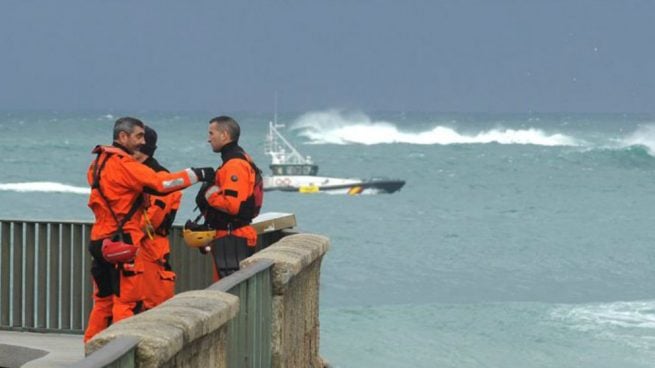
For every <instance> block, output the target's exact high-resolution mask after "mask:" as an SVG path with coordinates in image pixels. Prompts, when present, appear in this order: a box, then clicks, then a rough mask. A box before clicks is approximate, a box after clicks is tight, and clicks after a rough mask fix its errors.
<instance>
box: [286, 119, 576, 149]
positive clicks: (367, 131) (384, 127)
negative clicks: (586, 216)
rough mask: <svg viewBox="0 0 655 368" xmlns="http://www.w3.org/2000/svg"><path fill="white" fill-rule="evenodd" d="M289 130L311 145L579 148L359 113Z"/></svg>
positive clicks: (562, 140)
mask: <svg viewBox="0 0 655 368" xmlns="http://www.w3.org/2000/svg"><path fill="white" fill-rule="evenodd" d="M292 129H295V130H300V131H301V132H300V133H299V135H301V136H303V137H306V138H308V139H309V141H310V142H309V143H312V144H364V145H374V144H383V143H387V144H390V143H406V144H422V145H429V144H441V145H448V144H486V143H498V144H533V145H540V146H579V145H581V142H579V141H578V140H576V139H574V138H572V137H569V136H566V135H564V134H559V133H556V134H550V135H549V134H547V133H545V132H544V131H543V130H541V129H536V128H529V129H502V128H497V129H491V130H487V131H481V132H478V133H475V134H464V133H460V132H458V131H457V130H455V129H453V128H450V127H446V126H435V127H434V128H432V129H430V130H427V131H423V132H407V131H402V130H400V129H399V128H398V127H397V126H396V125H395V124H393V123H390V122H386V121H372V120H371V118H369V117H368V116H366V115H365V114H362V113H351V114H344V113H342V112H339V111H336V110H331V111H327V112H310V113H306V114H304V115H302V116H301V117H300V118H298V120H297V121H296V122H295V123H294V124H293V126H292Z"/></svg>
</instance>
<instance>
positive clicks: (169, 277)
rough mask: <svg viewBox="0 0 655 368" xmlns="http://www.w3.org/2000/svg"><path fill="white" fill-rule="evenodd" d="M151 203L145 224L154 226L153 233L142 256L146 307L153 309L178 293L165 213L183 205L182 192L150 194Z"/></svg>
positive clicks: (145, 245)
mask: <svg viewBox="0 0 655 368" xmlns="http://www.w3.org/2000/svg"><path fill="white" fill-rule="evenodd" d="M148 197H149V203H150V207H148V211H147V214H146V216H145V217H144V219H145V218H147V219H148V221H147V223H144V224H143V225H144V227H151V228H152V232H151V235H150V236H152V238H150V236H148V237H146V238H145V239H144V243H143V249H142V250H141V252H140V255H141V256H142V257H143V260H144V266H145V272H144V273H143V276H144V285H145V288H144V293H145V299H144V307H145V309H150V308H153V307H156V306H157V305H159V304H161V303H163V302H164V301H166V300H168V299H170V298H172V297H173V295H174V294H175V276H176V275H175V272H173V270H172V268H171V265H170V263H169V259H168V258H169V256H170V251H171V248H170V243H169V241H168V231H169V230H170V229H169V228H168V226H169V225H172V224H167V223H165V220H166V217H167V216H169V215H170V214H171V212H174V211H177V209H178V208H179V207H180V201H181V199H182V193H180V192H174V193H170V194H167V195H165V196H157V195H149V196H148Z"/></svg>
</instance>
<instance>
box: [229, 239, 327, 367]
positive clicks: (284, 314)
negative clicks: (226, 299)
mask: <svg viewBox="0 0 655 368" xmlns="http://www.w3.org/2000/svg"><path fill="white" fill-rule="evenodd" d="M329 244H330V241H329V239H328V238H326V237H323V236H318V235H310V234H297V235H291V236H287V237H285V238H283V239H281V240H280V241H279V242H277V243H275V244H274V245H273V246H271V247H269V248H266V249H264V250H262V251H261V252H258V253H257V254H255V255H254V256H252V257H250V258H248V259H246V260H244V261H243V262H242V263H241V265H242V267H243V266H247V265H248V264H249V263H251V262H254V261H256V260H258V259H269V260H271V261H273V262H274V264H275V265H274V266H273V270H272V272H273V328H272V330H273V338H272V358H273V359H272V363H273V364H272V366H273V367H279V368H283V367H323V366H324V363H323V361H322V360H321V358H320V357H319V354H318V347H319V319H318V306H319V281H320V272H321V261H322V259H323V255H324V254H325V252H327V250H328V248H329Z"/></svg>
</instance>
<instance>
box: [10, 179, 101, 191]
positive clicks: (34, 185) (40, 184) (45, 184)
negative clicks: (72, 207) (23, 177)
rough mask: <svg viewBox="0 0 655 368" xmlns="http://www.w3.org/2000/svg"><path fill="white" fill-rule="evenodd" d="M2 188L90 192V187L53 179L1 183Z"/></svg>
mask: <svg viewBox="0 0 655 368" xmlns="http://www.w3.org/2000/svg"><path fill="white" fill-rule="evenodd" d="M0 190H2V191H10V192H45V193H74V194H89V193H91V189H90V188H88V187H75V186H72V185H67V184H62V183H56V182H51V181H35V182H26V183H0Z"/></svg>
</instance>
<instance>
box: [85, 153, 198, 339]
mask: <svg viewBox="0 0 655 368" xmlns="http://www.w3.org/2000/svg"><path fill="white" fill-rule="evenodd" d="M93 153H97V154H99V156H98V159H97V160H94V162H92V163H91V165H90V167H89V169H88V172H87V180H88V182H89V184H90V185H91V186H93V182H94V172H95V165H96V163H98V164H102V163H104V162H105V160H106V163H104V166H103V167H102V170H101V172H100V180H99V183H100V188H101V189H102V192H103V193H104V195H105V197H106V198H107V201H108V202H109V205H110V206H111V209H112V210H113V212H114V213H115V214H116V216H117V217H118V218H119V220H120V219H122V218H123V217H124V216H125V215H126V214H127V213H128V212H129V210H130V208H131V207H132V205H133V203H134V202H135V201H136V200H137V198H138V197H139V196H141V195H142V192H143V191H144V190H149V191H156V192H158V193H162V194H164V193H169V192H174V191H177V190H181V189H184V188H186V187H188V186H190V185H192V184H194V183H196V182H197V177H196V175H195V174H194V173H193V171H192V170H191V169H186V170H183V171H179V172H175V173H167V172H155V171H153V170H152V169H150V168H149V167H147V166H145V165H143V164H141V163H140V162H138V161H137V160H135V159H134V158H133V157H132V156H131V155H130V154H129V153H128V152H127V150H125V149H124V148H123V147H121V146H120V145H118V144H116V143H114V145H113V146H96V148H95V149H94V150H93ZM88 206H89V207H90V208H91V210H92V211H93V214H94V216H95V222H94V225H93V228H92V230H91V242H90V245H89V251H90V253H91V255H92V256H93V262H92V266H91V275H92V278H93V281H94V293H93V301H94V303H93V309H92V310H91V315H90V316H89V323H88V326H87V329H86V331H85V334H84V341H85V342H86V341H88V340H89V339H91V338H92V337H93V336H94V335H95V334H97V333H98V332H100V331H102V330H103V329H105V328H106V327H108V326H109V325H110V324H111V323H113V322H117V321H119V320H121V319H124V318H127V317H129V316H132V315H134V314H135V313H138V312H139V311H140V310H141V308H142V303H143V299H144V295H143V289H142V277H141V275H142V273H143V268H144V265H143V257H142V256H139V255H138V254H137V257H136V259H135V260H134V261H133V262H132V263H119V264H117V265H113V264H110V263H108V262H107V261H105V260H104V258H103V257H102V253H101V252H100V246H101V243H102V240H103V239H105V238H108V237H111V236H112V235H113V234H114V233H115V232H116V230H117V226H118V224H117V223H116V220H115V219H114V217H113V216H112V214H111V212H110V210H109V208H108V207H107V203H106V202H105V200H104V199H103V198H102V197H101V196H100V193H99V192H98V190H97V189H95V188H93V189H92V190H91V195H90V196H89V202H88ZM142 217H143V211H142V210H140V211H136V212H135V213H134V215H133V216H132V217H131V218H130V219H129V221H127V222H126V223H125V224H124V226H123V232H124V233H125V234H126V236H125V238H126V239H127V240H126V241H131V242H132V244H134V245H137V246H139V247H141V246H142V245H143V237H144V233H143V229H142V227H141V223H142ZM140 250H141V249H140Z"/></svg>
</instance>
